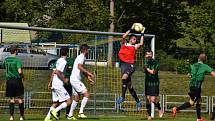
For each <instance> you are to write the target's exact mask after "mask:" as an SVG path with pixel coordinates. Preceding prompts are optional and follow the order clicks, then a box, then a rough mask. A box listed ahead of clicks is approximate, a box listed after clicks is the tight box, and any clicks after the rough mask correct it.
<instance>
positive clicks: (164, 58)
mask: <svg viewBox="0 0 215 121" xmlns="http://www.w3.org/2000/svg"><path fill="white" fill-rule="evenodd" d="M155 57H156V60H158V62H159V64H160V70H163V71H176V62H177V59H175V58H174V57H173V56H172V55H167V53H166V52H164V51H163V50H157V51H156V56H155Z"/></svg>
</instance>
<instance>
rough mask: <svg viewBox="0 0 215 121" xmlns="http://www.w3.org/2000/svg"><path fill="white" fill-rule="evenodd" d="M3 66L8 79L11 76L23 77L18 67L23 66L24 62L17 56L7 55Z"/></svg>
mask: <svg viewBox="0 0 215 121" xmlns="http://www.w3.org/2000/svg"><path fill="white" fill-rule="evenodd" d="M3 66H4V67H5V69H6V80H9V79H10V78H21V76H20V75H19V72H18V69H19V68H22V62H21V60H19V59H18V58H16V57H13V56H11V57H7V58H6V59H5V61H4V64H3Z"/></svg>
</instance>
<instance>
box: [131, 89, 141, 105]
mask: <svg viewBox="0 0 215 121" xmlns="http://www.w3.org/2000/svg"><path fill="white" fill-rule="evenodd" d="M129 92H130V93H131V95H132V97H133V98H134V99H135V101H136V102H139V101H140V100H139V98H138V97H137V93H136V92H135V90H134V88H130V89H129Z"/></svg>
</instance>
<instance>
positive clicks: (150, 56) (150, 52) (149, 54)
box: [145, 50, 153, 59]
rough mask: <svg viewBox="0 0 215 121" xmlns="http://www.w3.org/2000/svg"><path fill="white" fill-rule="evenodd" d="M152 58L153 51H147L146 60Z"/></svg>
mask: <svg viewBox="0 0 215 121" xmlns="http://www.w3.org/2000/svg"><path fill="white" fill-rule="evenodd" d="M152 57H153V52H152V51H151V50H147V51H146V53H145V58H146V59H152Z"/></svg>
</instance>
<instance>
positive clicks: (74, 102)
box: [69, 100, 78, 117]
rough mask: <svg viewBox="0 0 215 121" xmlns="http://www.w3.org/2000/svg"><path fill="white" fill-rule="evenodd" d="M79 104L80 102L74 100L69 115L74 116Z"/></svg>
mask: <svg viewBox="0 0 215 121" xmlns="http://www.w3.org/2000/svg"><path fill="white" fill-rule="evenodd" d="M77 104H78V102H76V101H75V100H73V101H72V104H71V108H70V111H69V117H71V116H73V112H74V110H75V108H76V106H77Z"/></svg>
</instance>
